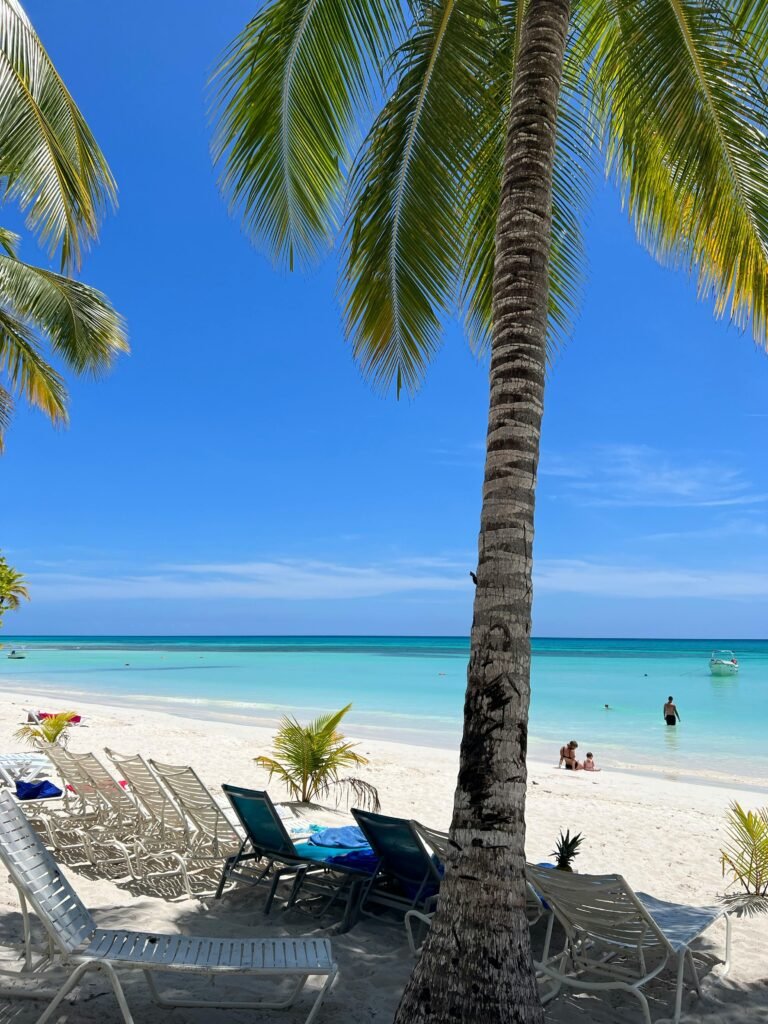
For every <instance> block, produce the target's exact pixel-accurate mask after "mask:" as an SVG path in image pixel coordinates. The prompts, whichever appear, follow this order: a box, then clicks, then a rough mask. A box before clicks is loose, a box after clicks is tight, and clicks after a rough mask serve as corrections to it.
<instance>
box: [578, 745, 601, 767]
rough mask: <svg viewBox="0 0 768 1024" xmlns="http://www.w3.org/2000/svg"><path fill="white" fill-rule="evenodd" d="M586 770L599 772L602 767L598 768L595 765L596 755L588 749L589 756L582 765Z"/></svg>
mask: <svg viewBox="0 0 768 1024" xmlns="http://www.w3.org/2000/svg"><path fill="white" fill-rule="evenodd" d="M581 767H582V768H583V769H584V771H585V772H599V771H602V768H598V767H597V766H596V765H595V755H594V754H593V753H592V751H591V750H588V751H587V756H586V757H585V758H584V764H583V765H582V766H581Z"/></svg>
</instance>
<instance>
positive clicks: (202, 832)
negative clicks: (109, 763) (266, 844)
mask: <svg viewBox="0 0 768 1024" xmlns="http://www.w3.org/2000/svg"><path fill="white" fill-rule="evenodd" d="M149 764H150V767H151V768H152V770H153V771H154V773H155V774H156V775H157V777H158V778H159V779H160V781H161V782H162V783H163V785H164V786H166V787H167V788H168V790H169V791H170V792H171V794H172V795H173V796H174V797H175V799H176V803H177V804H178V805H179V807H180V808H181V809H182V810H183V811H184V812H185V813H186V814H187V815H188V816H189V817H190V818H191V819H192V821H193V822H194V824H195V827H196V830H197V831H196V833H195V835H194V838H193V843H194V845H195V846H196V848H198V849H205V851H206V852H208V853H209V855H210V856H211V857H220V858H221V859H222V860H223V859H224V858H225V857H229V856H231V855H232V854H233V853H235V852H236V851H237V849H238V848H239V847H240V844H241V843H242V841H243V837H242V835H241V834H240V833H239V832H237V830H236V829H235V826H234V825H233V824H232V822H231V821H230V820H229V818H228V817H227V816H226V814H225V813H224V811H223V809H222V808H221V807H219V805H218V804H217V803H216V801H215V799H214V798H213V795H212V793H211V792H210V790H209V789H208V788H207V787H206V786H205V785H203V783H202V782H201V780H200V778H199V776H198V775H197V772H195V770H194V769H193V768H189V767H186V766H183V765H172V764H161V763H160V762H158V761H153V760H152V758H150V759H149Z"/></svg>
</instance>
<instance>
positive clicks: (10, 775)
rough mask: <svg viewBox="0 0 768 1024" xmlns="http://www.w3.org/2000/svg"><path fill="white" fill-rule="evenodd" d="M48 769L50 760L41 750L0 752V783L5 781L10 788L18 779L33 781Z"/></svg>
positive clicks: (48, 770) (47, 771)
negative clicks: (18, 752) (16, 752)
mask: <svg viewBox="0 0 768 1024" xmlns="http://www.w3.org/2000/svg"><path fill="white" fill-rule="evenodd" d="M50 771H51V762H50V761H49V760H48V758H47V757H46V756H45V754H43V753H42V752H36V751H33V750H30V751H28V752H22V753H20V754H0V785H2V784H3V783H5V785H6V786H10V787H11V789H13V787H14V786H15V785H16V782H17V781H18V780H21V781H22V782H35V781H36V780H37V779H39V778H40V777H41V776H43V775H47V774H50Z"/></svg>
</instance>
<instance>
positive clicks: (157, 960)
mask: <svg viewBox="0 0 768 1024" xmlns="http://www.w3.org/2000/svg"><path fill="white" fill-rule="evenodd" d="M0 860H2V862H3V863H4V864H5V866H6V868H7V869H8V872H9V873H10V875H11V879H12V880H13V882H14V884H15V886H16V888H17V889H18V892H19V897H20V900H21V903H22V910H23V913H24V915H25V921H26V902H27V901H29V903H30V904H31V905H32V908H33V910H34V911H35V914H36V915H37V917H38V918H39V919H40V922H41V923H42V925H43V926H44V928H45V930H46V932H47V934H48V936H49V939H50V941H51V943H52V946H53V948H54V950H55V952H56V954H57V955H58V956H60V957H61V959H62V961H63V963H64V964H65V965H66V966H68V967H71V968H72V971H71V973H70V974H69V977H68V978H67V980H66V981H65V982H64V984H63V985H62V986H61V988H60V989H59V991H58V992H57V993H56V996H55V997H54V999H53V1001H52V1002H51V1003H50V1004H49V1005H48V1007H47V1008H46V1010H45V1011H44V1013H43V1014H42V1016H41V1017H40V1018H39V1020H38V1022H37V1024H46V1022H47V1021H49V1020H51V1019H52V1018H53V1016H54V1014H55V1011H56V1009H57V1008H58V1006H59V1005H60V1004H61V1002H62V1000H63V999H64V997H65V996H66V995H67V994H68V993H69V992H70V991H71V990H72V989H73V988H74V987H75V985H76V984H77V983H78V982H79V981H80V978H81V977H82V976H83V974H85V973H86V972H87V971H90V970H100V971H103V972H104V973H105V974H106V976H107V978H108V979H109V982H110V984H111V986H112V989H113V991H114V993H115V998H116V999H117V1002H118V1005H119V1007H120V1012H121V1014H122V1018H123V1021H124V1022H125V1024H134V1018H133V1016H132V1015H131V1011H130V1009H129V1007H128V1003H127V1002H126V999H125V994H124V992H123V987H122V985H121V983H120V977H119V973H120V972H121V971H128V970H133V971H137V970H139V971H143V972H144V976H145V977H146V980H147V984H148V985H149V988H150V991H151V993H152V996H153V998H154V999H155V1000H156V1001H157V1002H158V1003H159V1005H160V1006H164V1007H177V1006H190V1007H191V1006H208V1007H212V1008H214V1007H218V1008H220V1009H259V1008H275V1009H276V1008H284V1007H288V1006H291V1005H292V1004H293V1003H294V1001H295V999H296V997H297V996H298V994H299V992H300V991H301V989H302V988H303V987H304V985H305V983H306V981H307V979H308V978H311V977H321V978H324V979H325V980H324V983H323V985H322V987H321V988H320V990H319V992H318V993H317V996H316V998H315V1001H314V1003H313V1005H312V1008H311V1009H310V1011H309V1015H308V1016H307V1018H306V1024H311V1022H312V1021H314V1020H315V1019H316V1017H317V1014H318V1012H319V1010H320V1006H321V1003H322V1001H323V998H324V997H325V995H326V993H327V992H328V990H329V989H330V987H331V985H332V984H333V980H334V978H335V977H336V974H337V971H338V968H337V966H336V964H335V963H334V960H333V954H332V950H331V943H330V941H329V940H328V939H302V938H269V939H261V938H250V939H242V938H240V939H215V938H199V937H198V936H190V935H154V934H150V933H144V932H129V931H123V930H113V929H103V928H97V927H96V924H95V922H94V920H93V918H92V917H91V914H90V913H89V911H88V910H87V909H86V908H85V906H84V905H83V903H82V902H81V901H80V899H79V897H78V896H77V894H76V893H75V891H74V890H73V889H72V887H71V885H70V884H69V882H68V881H67V880H66V878H64V876H63V875H62V873H61V871H60V869H59V867H58V865H57V864H56V861H55V860H54V859H53V857H52V856H51V855H50V853H49V852H48V851H47V850H46V849H45V847H44V846H43V844H42V843H41V842H40V839H39V838H38V836H37V835H36V834H35V832H34V830H33V829H32V827H31V826H30V824H29V822H28V821H27V819H26V818H25V817H24V815H23V813H22V812H21V810H20V809H19V807H18V806H17V804H16V803H15V801H14V800H13V798H12V797H11V796H10V794H8V793H2V794H0ZM25 938H26V939H28V938H29V931H28V929H25ZM157 971H163V972H167V973H169V974H174V975H176V976H177V977H178V976H179V975H182V976H183V975H187V976H188V975H190V974H198V975H208V976H209V977H211V978H215V977H222V976H223V977H227V976H230V977H231V976H233V975H237V974H245V975H250V976H252V977H254V978H259V979H261V978H275V979H289V980H291V981H292V982H293V988H292V990H291V992H290V993H289V994H288V996H287V997H285V998H283V999H281V1000H276V1001H265V1000H260V1001H252V1002H245V1001H229V1002H228V1001H224V1000H222V999H214V1000H210V999H209V1000H198V999H192V998H188V999H183V1000H176V999H173V1000H171V999H163V998H161V996H160V993H159V991H158V989H157V986H156V984H155V978H154V973H155V972H157ZM4 994H5V995H6V996H9V997H11V998H12V997H13V993H11V992H5V993H4ZM25 994H26V995H28V993H25ZM38 994H39V995H40V997H41V998H47V996H46V995H45V994H44V993H42V992H40V993H38ZM73 1019H74V1018H73ZM225 1019H226V1018H225Z"/></svg>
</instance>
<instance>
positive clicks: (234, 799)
mask: <svg viewBox="0 0 768 1024" xmlns="http://www.w3.org/2000/svg"><path fill="white" fill-rule="evenodd" d="M221 788H222V789H223V790H224V793H225V794H226V796H227V799H228V800H229V802H230V803H231V805H232V809H233V810H234V812H235V814H236V815H237V818H238V820H239V822H240V824H241V825H242V826H243V831H244V833H245V839H244V840H243V842H242V843H241V845H240V849H239V850H238V851H237V853H236V854H234V855H233V856H231V857H228V858H227V860H226V861H225V863H224V870H223V871H222V874H221V879H220V881H219V887H218V889H217V891H216V896H217V898H218V897H220V896H221V894H222V892H223V890H224V886H225V885H226V883H227V882H228V881H230V880H236V881H241V882H248V883H250V884H251V885H258V884H259V883H260V882H262V881H267V880H270V879H271V885H270V889H269V893H268V894H267V899H266V902H265V904H264V912H265V913H267V914H268V913H269V911H270V908H271V906H272V902H273V900H274V898H275V893H276V892H277V887H278V885H279V883H280V881H281V880H282V879H283V878H285V877H286V876H289V877H292V878H293V885H292V888H291V892H290V895H289V897H288V899H287V901H286V907H290V906H293V904H294V903H295V902H296V900H297V899H298V896H299V892H300V890H302V889H303V890H306V891H309V892H312V893H314V894H318V893H320V894H322V895H325V896H326V897H327V899H326V902H325V905H324V906H323V907H322V909H321V913H323V912H325V911H327V910H329V909H330V908H331V907H332V906H333V904H334V903H336V902H337V901H340V902H342V903H343V905H344V913H343V916H342V920H341V924H340V925H339V928H338V931H340V932H343V931H347V930H348V929H349V928H351V927H352V925H353V924H354V923H355V921H356V920H357V917H358V913H359V906H360V897H361V895H362V892H363V886H364V885H365V883H366V882H368V881H369V879H370V877H371V872H370V871H365V870H361V869H360V868H359V867H354V868H353V867H348V866H346V865H343V864H337V863H333V862H332V858H338V856H339V854H340V853H341V852H342V851H341V850H340V849H339V848H338V847H337V846H334V847H324V846H316V845H315V844H313V843H309V842H300V843H294V842H293V840H292V839H291V837H290V836H289V835H288V832H287V831H286V828H285V825H284V824H283V822H282V821H281V819H280V816H279V815H278V813H277V810H276V809H275V805H274V804H273V803H272V801H271V800H270V798H269V794H268V793H266V792H265V791H263V790H258V789H243V788H242V787H240V786H228V785H224V786H222V787H221ZM376 867H377V865H376V864H375V863H374V865H373V869H372V870H373V871H374V873H375V870H376Z"/></svg>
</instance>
